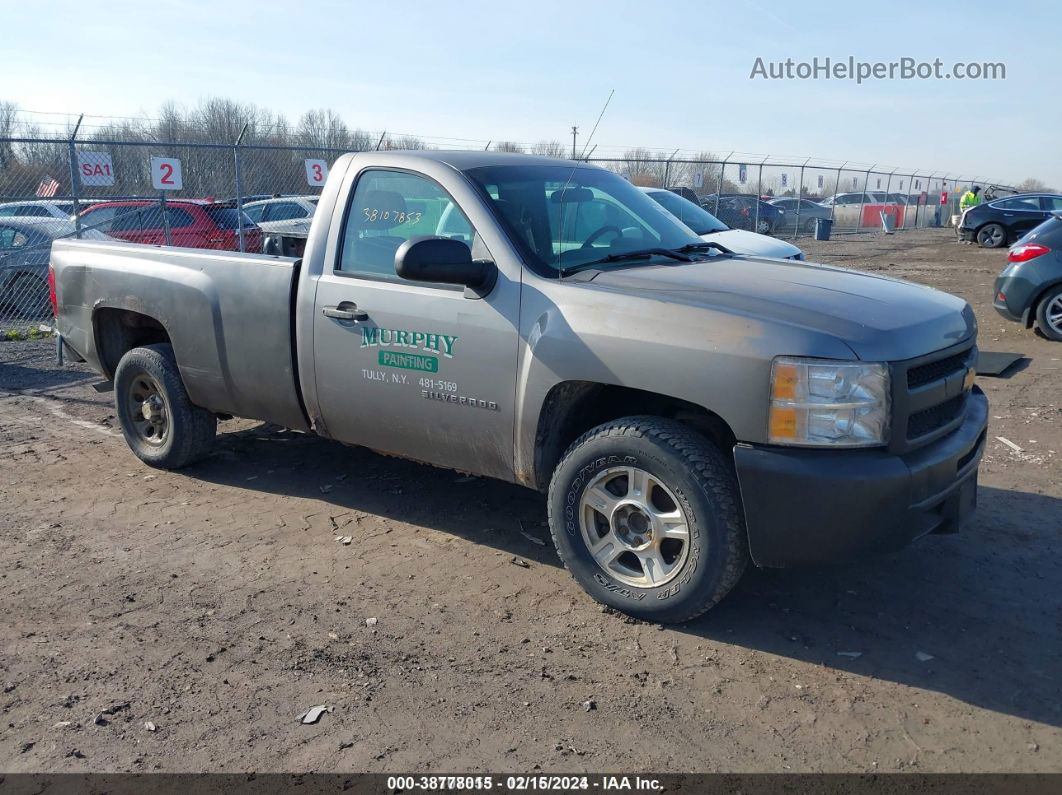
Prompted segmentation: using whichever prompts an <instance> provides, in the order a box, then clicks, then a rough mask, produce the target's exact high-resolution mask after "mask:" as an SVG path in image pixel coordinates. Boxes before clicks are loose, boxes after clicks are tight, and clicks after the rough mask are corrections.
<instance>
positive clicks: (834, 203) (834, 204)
mask: <svg viewBox="0 0 1062 795" xmlns="http://www.w3.org/2000/svg"><path fill="white" fill-rule="evenodd" d="M847 165H848V161H847V160H845V161H844V162H843V163H841V167H840V168H838V169H837V181H836V182H834V183H833V201H832V202H830V223H833V216H834V212H835V211H836V208H837V192H838V191H839V190H840V189H841V172H842V171H844V167H845V166H847Z"/></svg>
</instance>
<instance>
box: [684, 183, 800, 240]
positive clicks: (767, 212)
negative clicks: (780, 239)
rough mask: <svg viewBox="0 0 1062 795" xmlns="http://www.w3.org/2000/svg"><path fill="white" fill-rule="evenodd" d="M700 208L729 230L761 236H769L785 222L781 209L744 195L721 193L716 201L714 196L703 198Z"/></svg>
mask: <svg viewBox="0 0 1062 795" xmlns="http://www.w3.org/2000/svg"><path fill="white" fill-rule="evenodd" d="M757 205H758V206H759V209H758V210H757ZM701 207H703V208H704V209H706V210H708V211H709V212H711V213H712V214H713V215H715V217H716V218H718V219H719V220H720V221H722V222H723V223H724V224H726V225H727V226H728V227H730V228H731V229H748V230H750V231H753V232H759V233H760V234H761V235H769V234H770V233H771V232H773V231H774V230H775V229H777V228H780V227H781V226H782V223H783V221H784V220H785V210H783V209H782V208H781V207H775V206H773V205H770V204H768V203H767V202H765V201H763V200H762V199H760V198H758V197H757V196H750V195H748V194H745V193H722V194H719V196H718V201H716V195H715V194H711V195H709V196H703V197H701Z"/></svg>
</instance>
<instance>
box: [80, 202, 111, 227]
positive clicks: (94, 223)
mask: <svg viewBox="0 0 1062 795" xmlns="http://www.w3.org/2000/svg"><path fill="white" fill-rule="evenodd" d="M117 212H118V208H117V207H100V208H99V209H98V210H90V211H89V212H87V213H85V214H84V215H83V216H82V217H81V224H82V226H84V227H89V228H91V229H96V230H98V231H100V232H104V233H106V232H109V231H110V229H111V224H112V222H113V221H114V216H115V214H116V213H117Z"/></svg>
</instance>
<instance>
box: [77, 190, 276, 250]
mask: <svg viewBox="0 0 1062 795" xmlns="http://www.w3.org/2000/svg"><path fill="white" fill-rule="evenodd" d="M238 219H239V210H237V209H236V203H235V202H233V201H223V202H214V201H208V200H206V199H170V200H169V201H167V202H166V216H165V218H163V215H162V208H161V206H160V204H159V203H158V202H156V201H150V200H147V199H137V200H132V201H117V202H103V203H101V204H94V205H92V206H91V207H89V208H87V209H85V210H84V211H83V212H82V213H81V221H82V224H83V225H84V226H88V227H90V228H93V229H98V230H99V231H101V232H104V233H106V234H108V235H110V236H111V237H117V238H120V239H121V240H128V241H129V242H130V243H150V244H154V245H165V244H166V225H167V223H168V225H169V230H170V244H171V245H174V246H183V247H185V248H214V249H222V250H224V251H239V250H240V245H239V231H238V229H237V226H238V224H237V221H238ZM243 240H244V251H251V252H258V251H261V250H262V230H261V229H259V228H258V226H257V225H256V224H255V223H254V222H253V221H252V220H251V219H250V218H248V217H247V214H246V213H244V215H243Z"/></svg>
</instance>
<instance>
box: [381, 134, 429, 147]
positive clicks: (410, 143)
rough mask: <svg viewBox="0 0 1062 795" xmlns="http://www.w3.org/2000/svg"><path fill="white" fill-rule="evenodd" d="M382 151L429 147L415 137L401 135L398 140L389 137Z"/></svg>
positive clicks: (385, 140)
mask: <svg viewBox="0 0 1062 795" xmlns="http://www.w3.org/2000/svg"><path fill="white" fill-rule="evenodd" d="M381 148H382V149H427V148H428V145H427V144H426V143H424V141H423V140H422V139H420V138H418V137H417V136H415V135H400V136H398V137H397V138H392V137H391V136H387V138H385V139H384V142H383V146H382V147H381Z"/></svg>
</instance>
